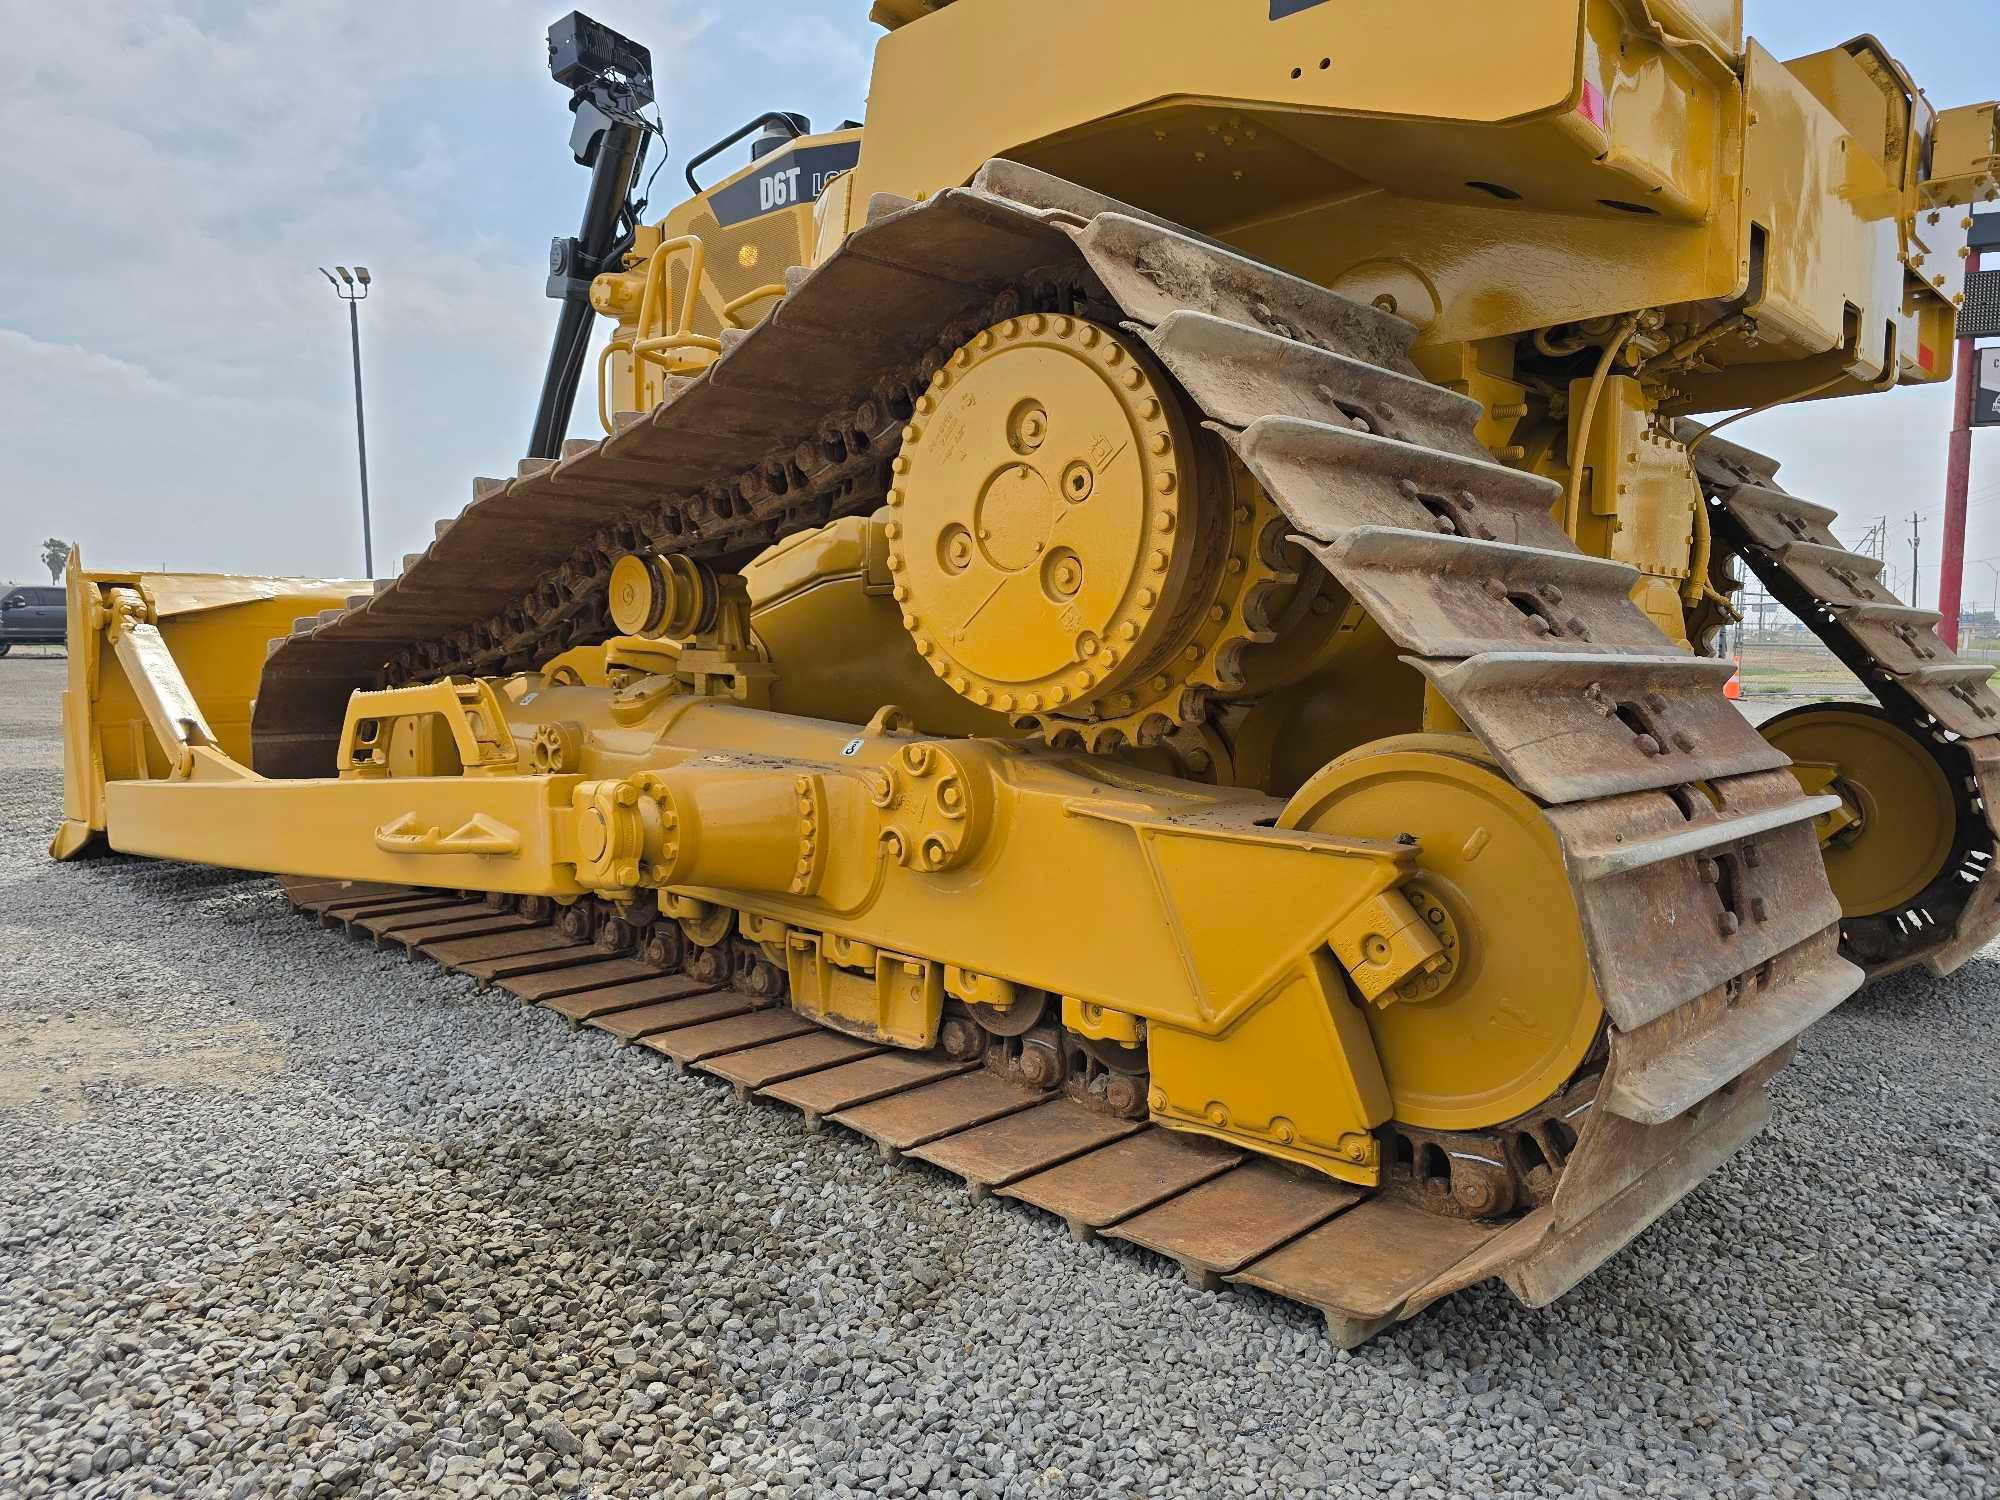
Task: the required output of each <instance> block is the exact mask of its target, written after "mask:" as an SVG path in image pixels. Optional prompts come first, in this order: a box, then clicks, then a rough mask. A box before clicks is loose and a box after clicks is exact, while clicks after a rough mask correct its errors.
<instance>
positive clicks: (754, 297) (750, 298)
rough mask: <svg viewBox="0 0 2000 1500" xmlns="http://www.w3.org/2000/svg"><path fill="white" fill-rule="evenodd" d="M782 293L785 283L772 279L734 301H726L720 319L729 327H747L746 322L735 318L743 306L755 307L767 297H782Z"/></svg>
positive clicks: (783, 293) (783, 292)
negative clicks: (765, 284)
mask: <svg viewBox="0 0 2000 1500" xmlns="http://www.w3.org/2000/svg"><path fill="white" fill-rule="evenodd" d="M784 295H785V284H784V283H783V282H781V281H774V282H772V283H771V284H770V285H769V286H760V287H758V288H757V290H756V291H754V292H745V293H744V294H743V295H742V296H740V297H738V298H737V299H736V300H735V301H734V302H731V303H728V304H727V305H726V306H724V307H723V309H722V321H723V322H725V323H727V324H728V325H729V326H730V327H731V328H748V327H749V326H750V325H749V324H748V323H743V322H739V321H738V320H737V315H738V314H739V313H741V312H742V311H743V309H744V308H746V307H755V306H756V305H757V304H758V303H759V302H763V301H765V300H766V299H768V298H771V297H782V296H784Z"/></svg>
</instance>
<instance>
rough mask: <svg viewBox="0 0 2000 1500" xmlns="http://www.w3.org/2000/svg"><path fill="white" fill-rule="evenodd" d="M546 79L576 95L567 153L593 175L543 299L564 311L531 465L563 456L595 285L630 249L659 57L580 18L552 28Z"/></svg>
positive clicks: (553, 256) (553, 253) (561, 241)
mask: <svg viewBox="0 0 2000 1500" xmlns="http://www.w3.org/2000/svg"><path fill="white" fill-rule="evenodd" d="M549 73H550V76H552V77H553V78H554V79H555V81H556V82H557V83H559V84H562V85H563V86H564V87H565V88H567V89H569V90H570V91H571V92H570V101H569V107H570V111H571V113H572V114H574V115H575V116H576V122H575V124H574V125H573V126H572V127H571V128H570V137H569V145H570V153H571V154H572V155H573V156H574V157H575V158H576V161H577V165H579V166H583V167H588V168H590V194H589V197H588V199H587V200H586V202H585V204H584V211H583V224H582V227H581V228H580V229H579V230H578V231H577V233H575V234H574V235H565V236H558V237H557V238H556V239H555V240H553V241H552V242H551V243H550V245H549V278H548V285H547V292H548V295H549V296H550V297H552V298H555V299H556V300H557V301H559V302H561V303H562V313H561V315H560V317H559V318H558V319H557V323H556V333H555V340H554V344H553V346H552V347H551V349H550V350H549V366H548V371H547V373H546V374H545V375H544V376H543V378H542V393H541V399H540V400H539V402H538V403H537V404H536V409H535V426H534V431H533V432H532V433H531V434H530V436H529V440H528V456H529V457H530V458H555V457H558V456H559V455H560V453H561V450H562V440H563V434H564V433H565V432H566V431H567V430H568V428H569V419H570V412H571V410H572V409H573V408H574V406H575V404H576V388H577V382H578V380H579V378H580V377H581V375H582V371H583V364H584V359H585V356H586V355H587V354H588V352H589V347H588V346H589V342H590V330H591V326H592V323H593V321H594V319H595V316H596V315H595V313H594V312H593V310H592V309H591V306H590V283H591V281H592V279H593V278H594V277H596V276H597V274H598V273H599V272H601V271H603V270H605V269H606V268H607V267H609V266H612V265H614V264H616V262H617V260H618V258H619V257H620V256H621V255H623V254H624V252H625V248H626V246H628V245H629V244H630V243H631V240H632V231H633V229H634V228H635V227H636V225H637V223H638V219H639V215H640V214H641V213H642V212H643V211H644V208H645V205H644V204H643V203H635V202H634V201H633V197H632V194H633V189H634V186H635V185H636V184H637V182H638V180H639V173H640V170H641V168H642V167H643V166H644V164H645V159H646V137H647V136H648V135H649V134H653V133H655V128H654V126H653V124H652V122H650V121H649V120H647V119H646V117H645V115H644V114H643V111H644V110H645V109H646V108H647V106H649V105H651V104H652V103H653V99H654V95H653V55H652V53H650V52H649V51H647V49H646V48H644V47H641V46H640V45H639V44H638V43H637V42H634V41H631V40H629V39H627V38H626V37H623V36H620V35H619V34H618V33H617V32H615V31H613V30H612V29H611V28H610V27H609V26H606V25H603V24H602V23H601V22H597V21H593V20H591V19H590V17H588V16H586V15H584V14H583V13H582V12H581V11H571V12H570V13H569V14H568V15H566V16H564V17H563V18H562V19H561V20H560V21H558V22H556V23H555V25H553V26H551V27H550V28H549ZM661 149H662V150H664V149H665V145H664V142H663V143H662V147H661Z"/></svg>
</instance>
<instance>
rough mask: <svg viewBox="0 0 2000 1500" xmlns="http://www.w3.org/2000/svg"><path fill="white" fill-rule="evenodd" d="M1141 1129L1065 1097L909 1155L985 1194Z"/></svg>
mask: <svg viewBox="0 0 2000 1500" xmlns="http://www.w3.org/2000/svg"><path fill="white" fill-rule="evenodd" d="M1142 1128H1143V1127H1142V1126H1141V1125H1140V1123H1139V1122H1138V1121H1136V1120H1120V1119H1116V1118H1114V1117H1112V1116H1110V1115H1107V1114H1104V1113H1103V1112H1101V1111H1099V1110H1094V1109H1085V1108H1084V1107H1083V1106H1082V1105H1080V1104H1077V1103H1075V1102H1074V1101H1073V1100H1069V1099H1051V1100H1050V1101H1049V1102H1048V1103H1046V1104H1037V1105H1035V1106H1034V1107H1033V1108H1030V1109H1024V1110H1022V1111H1021V1112H1020V1113H1018V1114H1012V1115H1006V1116H1003V1117H1002V1118H1000V1119H998V1120H991V1121H988V1122H987V1123H986V1124H984V1125H975V1126H973V1127H971V1128H970V1129H968V1130H961V1131H959V1132H958V1133H957V1134H956V1135H948V1136H946V1137H944V1138H943V1139H942V1140H936V1141H932V1142H931V1143H930V1144H928V1145H924V1146H918V1147H917V1148H916V1149H915V1150H913V1151H911V1152H910V1155H912V1156H914V1157H916V1158H917V1159H918V1160H919V1161H927V1162H929V1163H930V1164H931V1165H932V1166H936V1167H943V1168H944V1169H945V1170H946V1171H947V1172H951V1173H954V1174H956V1175H957V1176H959V1177H962V1178H964V1179H965V1181H966V1182H967V1183H968V1184H969V1185H970V1186H971V1187H972V1188H973V1189H974V1190H975V1191H977V1192H987V1191H991V1190H992V1189H993V1188H997V1187H1005V1186H1007V1185H1008V1184H1009V1183H1012V1182H1017V1181H1019V1180H1020V1179H1021V1178H1023V1177H1027V1176H1029V1175H1030V1174H1032V1173H1035V1172H1041V1171H1045V1170H1047V1169H1048V1168H1050V1167H1054V1166H1058V1165H1060V1164H1061V1163H1063V1162H1066V1161H1068V1160H1070V1159H1071V1158H1072V1157H1077V1156H1082V1155H1083V1154H1084V1153H1085V1152H1086V1151H1093V1150H1095V1149H1097V1148H1098V1147H1100V1146H1108V1145H1110V1144H1111V1143H1112V1142H1113V1141H1119V1140H1123V1139H1124V1138H1125V1137H1126V1136H1128V1135H1131V1134H1133V1133H1134V1132H1135V1131H1137V1130H1140V1129H1142Z"/></svg>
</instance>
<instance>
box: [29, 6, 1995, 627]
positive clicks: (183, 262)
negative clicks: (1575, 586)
mask: <svg viewBox="0 0 2000 1500" xmlns="http://www.w3.org/2000/svg"><path fill="white" fill-rule="evenodd" d="M562 3H563V0H537V3H534V4H526V3H521V0H417V3H414V4H405V5H398V6H373V5H354V4H351V3H346V0H256V3H233V0H214V3H204V0H122V3H121V0H64V3H62V4H60V5H49V4H46V3H45V0H0V25H4V33H3V34H4V35H5V36H6V37H7V39H8V40H7V45H6V48H5V53H4V55H0V203H4V204H5V205H6V206H7V212H6V214H5V218H4V222H5V224H6V226H7V229H8V233H7V236H6V239H5V241H4V244H0V270H4V274H0V434H4V436H5V447H4V458H0V579H4V578H15V579H28V578H33V577H37V576H41V574H40V568H39V566H38V564H37V561H36V558H37V555H38V553H39V550H40V542H41V539H42V538H43V537H45V536H47V535H49V534H51V533H55V534H58V535H62V536H66V537H72V538H75V539H77V540H79V541H80V542H81V543H82V545H83V547H84V549H85V556H86V558H87V560H88V561H90V562H91V563H93V564H95V565H98V566H104V567H118V566H133V567H160V566H164V567H169V568H190V569H232V570H240V571H245V572H273V573H282V572H298V573H317V574H341V573H346V574H355V573H359V572H360V570H361V548H360V540H359V536H360V527H359V519H358V507H357V502H356V480H355V456H354V430H353V421H352V392H351V387H350V383H349V382H350V375H349V366H348V352H347V328H346V317H345V312H344V310H343V309H342V308H341V306H340V305H339V304H338V303H337V302H336V300H335V298H334V296H333V293H332V291H331V289H330V288H329V287H328V286H327V285H326V283H325V282H324V281H323V280H322V279H321V277H320V274H319V272H318V270H317V269H315V268H316V267H317V266H320V265H332V264H334V263H335V262H344V263H346V264H348V265H353V264H356V263H357V262H358V263H365V264H367V265H368V266H369V267H370V268H371V269H372V270H373V272H374V273H375V275H376V277H377V278H378V281H377V289H376V292H375V295H374V296H373V298H372V299H371V300H370V301H369V302H368V303H367V305H366V306H365V307H364V308H363V312H362V343H363V364H364V374H365V378H366V381H367V387H368V419H369V463H370V476H371V479H372V487H373V492H374V505H375V551H376V558H377V562H378V571H388V570H389V568H390V567H391V566H392V565H393V562H394V560H395V559H397V558H399V557H400V556H401V554H403V553H404V552H407V551H414V550H416V549H418V548H419V547H421V546H422V545H423V544H424V542H425V541H426V540H427V539H428V537H429V535H430V532H431V527H432V523H433V521H434V520H435V519H436V518H438V517H440V516H445V515H450V514H453V513H455V512H456V511H457V510H458V509H459V507H460V506H462V505H463V504H464V502H465V500H466V499H467V498H468V497H469V496H470V493H471V481H472V477H473V476H474V475H475V474H505V473H509V472H511V471H512V467H513V464H514V462H515V460H516V459H517V458H518V457H519V455H520V453H521V451H522V448H523V447H524V445H525V442H526V434H527V428H528V423H529V419H530V416H531V414H532V408H533V404H534V400H535V395H536V391H537V388H538V385H539V382H540V377H541V371H542V366H543V363H544V361H545V359H546V355H547V340H548V335H549V331H550V326H551V322H552V319H553V316H554V307H555V305H554V304H553V303H550V302H548V301H546V300H544V298H543V296H542V282H543V277H544V275H545V265H546V260H545V257H546V254H547V246H548V240H549V237H550V236H551V235H553V234H558V233H572V232H574V229H575V221H576V216H577V213H578V210H579V207H580V205H581V201H582V193H583V189H584V185H585V180H586V174H585V173H584V171H583V169H582V168H580V167H577V166H575V165H574V164H573V163H572V162H571V161H570V159H569V155H568V152H567V149H566V145H565V142H566V140H567V136H568V128H569V116H568V114H567V112H566V110H565V108H564V104H565V101H566V98H567V95H566V93H565V91H564V90H562V89H560V88H559V87H557V85H556V84H554V83H553V82H552V81H551V80H550V79H549V77H548V74H547V71H546V63H545V55H544V48H543V40H542V38H543V32H544V30H545V28H546V27H547V25H548V23H549V22H550V21H551V20H553V19H554V17H555V14H556V12H557V10H558V8H559V6H560V5H561V4H562ZM975 3H981V0H975ZM983 3H995V0H983ZM1133 5H1134V9H1135V13H1136V12H1139V11H1142V10H1143V5H1142V4H1141V3H1140V0H1133ZM588 9H589V10H590V12H591V13H592V14H594V15H596V16H597V17H598V18H599V19H601V20H603V21H605V22H607V23H609V24H610V25H612V26H615V27H617V28H618V29H620V30H622V31H624V32H626V33H627V34H628V35H630V36H632V37H634V38H635V39H636V40H639V41H641V42H644V43H646V44H647V45H648V46H650V47H651V48H652V51H653V56H654V61H655V67H656V70H657V71H658V73H659V76H660V91H661V93H662V95H663V96H664V97H665V98H666V100H667V101H668V102H667V103H666V106H665V116H666V126H667V132H668V136H669V138H670V140H671V141H672V144H673V158H674V159H673V164H672V165H670V166H669V167H668V168H667V170H666V171H664V172H662V173H661V175H660V178H659V180H658V184H657V189H656V192H655V196H654V204H655V207H656V208H661V209H663V208H665V207H666V206H667V205H669V204H670V203H671V202H672V201H673V200H674V199H675V197H676V196H678V195H677V194H676V193H675V192H674V191H673V189H672V187H671V184H672V183H674V182H676V181H677V180H678V179H679V175H680V170H681V164H683V163H684V162H685V161H686V159H687V158H688V157H689V156H690V155H692V154H693V153H694V152H695V151H696V150H698V149H700V147H701V146H702V145H704V144H706V143H707V142H708V141H711V140H713V139H715V138H717V137H719V136H721V135H724V134H726V133H727V132H728V131H730V130H731V129H733V128H734V127H735V126H736V125H738V124H739V123H741V122H742V121H743V120H745V119H747V118H749V117H750V116H752V115H755V114H757V113H759V112H761V111H763V110H765V109H771V108H783V109H796V110H802V111H804V112H806V113H808V114H810V115H812V116H813V118H814V120H815V121H816V122H817V123H819V124H821V125H831V124H837V123H838V122H839V121H840V120H841V119H842V118H844V117H848V116H854V117H859V116H860V114H861V113H862V109H863V102H864V98H865V95H866V90H867V75H868V61H869V56H870V53H871V51H872V49H873V46H874V42H875V38H876V37H877V36H878V35H879V34H880V33H879V32H878V31H877V30H876V28H874V27H873V26H871V25H869V24H868V22H867V11H868V3H867V0H597V3H593V4H591V5H589V7H588ZM1750 21H1751V29H1752V31H1753V32H1754V33H1755V34H1756V35H1758V36H1759V37H1760V39H1762V40H1763V41H1764V42H1765V44H1766V45H1767V46H1769V47H1770V48H1771V49H1772V50H1773V51H1775V52H1777V53H1778V54H1779V55H1780V56H1794V55H1797V54H1799V53H1802V52H1808V51H1814V50H1817V49H1819V48H1822V47H1825V46H1828V45H1832V44H1834V43H1837V42H1839V41H1842V40H1844V39H1846V38H1847V37H1849V36H1852V35H1854V34H1856V33H1858V32H1862V31H1869V30H1872V31H1874V32H1875V33H1876V34H1878V35H1880V36H1881V37H1882V38H1883V40H1884V41H1885V42H1887V43H1888V45H1889V47H1890V48H1891V50H1892V51H1894V52H1895V53H1896V54H1897V55H1898V56H1899V57H1900V58H1901V59H1902V60H1903V61H1904V62H1905V63H1907V64H1908V65H1909V66H1910V68H1911V70H1912V71H1913V72H1914V73H1915V75H1916V77H1917V79H1918V81H1919V82H1920V83H1921V84H1922V85H1923V86H1924V87H1925V89H1926V91H1927V92H1928V93H1929V94H1930V96H1931V98H1932V99H1933V100H1934V101H1935V102H1937V103H1938V104H1940V105H1951V104H1959V103H1966V102H1971V101H1973V100H1977V99H1987V98H1992V97H1993V96H1994V95H1995V94H1996V93H2000V10H1996V7H1995V5H1994V3H1993V0H1902V3H1900V4H1897V5H1893V6H1891V5H1887V4H1883V3H1880V0H1877V3H1873V4H1863V3H1858V0H1811V3H1808V0H1751V5H1750ZM683 191H684V187H683ZM578 404H579V409H580V410H581V409H582V408H583V407H584V406H585V405H586V404H587V403H586V402H582V401H580V402H579V403H578ZM1948 409H1949V397H1948V395H1947V393H1946V392H1945V391H1944V390H1943V389H1942V388H1940V389H1936V390H1923V391H1906V392H1900V393H1898V394H1895V395H1892V396H1886V397H1873V398H1867V399H1862V400H1854V401H1847V402H1841V403H1834V404H1828V405H1820V406H1814V407H1810V408H1801V409H1795V410H1791V411H1785V412H1780V413H1774V414H1771V415H1769V416H1766V417H1762V418H1758V419H1755V420H1754V421H1753V422H1747V423H1743V424H1740V425H1739V426H1738V427H1737V428H1736V429H1734V431H1735V433H1736V434H1737V435H1739V436H1741V437H1742V438H1743V440H1744V441H1746V442H1749V443H1751V444H1753V445H1754V446H1758V447H1761V448H1764V449H1765V450H1767V451H1769V452H1771V453H1773V454H1775V455H1777V456H1779V457H1782V458H1784V459H1786V460H1787V472H1786V477H1787V480H1788V482H1789V483H1790V484H1791V485H1792V487H1793V488H1794V489H1797V490H1800V491H1801V492H1803V493H1806V494H1809V495H1812V496H1813V497H1814V498H1816V499H1819V500H1822V501H1825V502H1827V503H1829V504H1834V505H1837V506H1838V507H1839V508H1840V510H1841V511H1842V512H1843V516H1844V517H1851V518H1853V519H1852V520H1851V521H1849V520H1846V519H1844V520H1843V522H1842V524H1841V527H1840V531H1841V534H1842V535H1843V536H1848V537H1852V536H1858V535H1859V534H1860V532H1861V531H1863V530H1865V529H1866V518H1869V517H1872V516H1875V515H1878V514H1884V513H1887V514H1892V515H1896V516H1900V517H1902V518H1903V519H1902V520H1901V521H1900V522H1899V523H1898V525H1897V526H1895V527H1892V528H1891V535H1892V536H1893V537H1895V538H1897V539H1898V540H1899V542H1900V543H1901V544H1902V550H1901V551H1900V552H1899V553H1898V552H1894V551H1892V554H1891V555H1892V559H1894V560H1897V561H1899V562H1901V563H1902V564H1903V565H1904V566H1905V567H1907V560H1908V555H1909V554H1908V547H1907V542H1908V537H1909V531H1910V527H1909V523H1908V520H1907V517H1908V516H1909V515H1910V513H1911V512H1912V511H1919V512H1923V513H1924V514H1923V520H1922V526H1923V530H1924V562H1925V585H1924V593H1925V595H1926V602H1930V600H1929V595H1930V594H1931V593H1932V592H1933V590H1934V588H1935V583H1934V576H1935V575H1934V573H1933V572H1932V571H1931V565H1932V564H1934V562H1935V560H1936V557H1937V545H1938V526H1939V513H1940V511H1941V508H1942V502H1941V494H1942V487H1943V470H1944V447H1945V428H1946V426H1947V423H1948ZM591 426H593V427H594V415H593V416H592V418H591ZM584 430H586V429H585V427H584V425H583V424H581V423H580V424H579V426H578V431H579V432H582V431H584ZM1975 465H1976V467H1975V473H1974V478H1973V491H1974V499H1973V508H1972V525H1971V541H1970V544H1969V547H1968V556H1969V557H1972V558H1975V559H1978V558H1992V559H1993V560H1994V561H1995V562H1996V563H2000V433H1987V434H1982V435H1981V441H1980V451H1979V453H1978V455H1977V456H1976V459H1975ZM1992 584H1993V575H1992V574H1990V573H1988V572H1987V571H1986V570H1985V569H1983V568H1979V567H1974V568H1971V569H1970V570H1969V578H1968V592H1969V594H1970V595H1971V597H1972V598H1973V599H1975V600H1982V599H1986V598H1988V597H1990V590H1991V587H1992Z"/></svg>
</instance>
